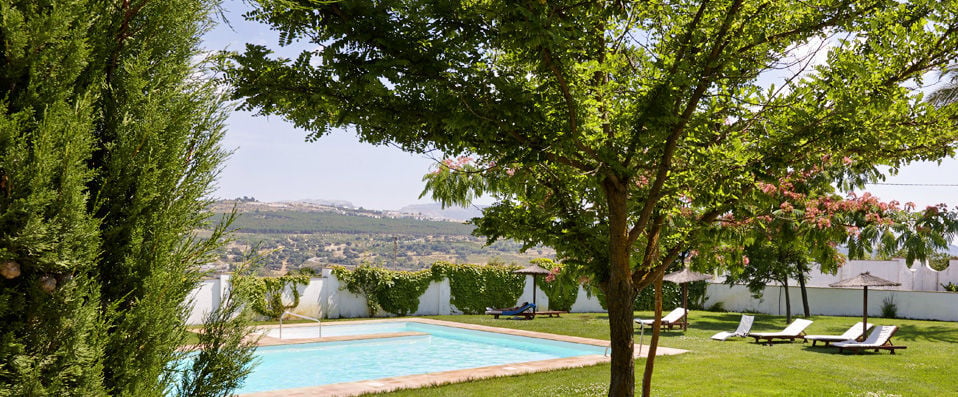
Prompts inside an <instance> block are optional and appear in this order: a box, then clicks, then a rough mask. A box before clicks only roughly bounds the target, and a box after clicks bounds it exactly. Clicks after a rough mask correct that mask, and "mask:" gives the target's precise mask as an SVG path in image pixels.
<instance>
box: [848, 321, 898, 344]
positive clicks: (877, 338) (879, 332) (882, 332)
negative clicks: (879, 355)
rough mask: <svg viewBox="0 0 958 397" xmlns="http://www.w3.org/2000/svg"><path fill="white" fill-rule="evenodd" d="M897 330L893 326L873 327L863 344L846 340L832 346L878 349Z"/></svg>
mask: <svg viewBox="0 0 958 397" xmlns="http://www.w3.org/2000/svg"><path fill="white" fill-rule="evenodd" d="M897 330H898V327H896V326H894V325H879V326H878V327H875V329H874V330H872V332H871V333H870V334H868V339H865V341H864V342H861V343H859V342H856V341H854V340H848V341H844V342H835V343H832V346H836V347H853V348H854V347H864V348H868V347H880V346H882V345H884V344H885V343H886V342H888V339H891V336H892V335H894V334H895V331H897Z"/></svg>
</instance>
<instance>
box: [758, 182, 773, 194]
mask: <svg viewBox="0 0 958 397" xmlns="http://www.w3.org/2000/svg"><path fill="white" fill-rule="evenodd" d="M756 185H757V186H758V188H759V190H761V191H762V193H765V194H770V193H774V192H775V191H776V190H778V188H776V187H775V185H773V184H771V183H764V182H759V183H757V184H756Z"/></svg>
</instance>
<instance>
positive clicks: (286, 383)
mask: <svg viewBox="0 0 958 397" xmlns="http://www.w3.org/2000/svg"><path fill="white" fill-rule="evenodd" d="M337 327H352V328H350V329H346V328H343V329H336V328H337ZM286 331H287V330H286V329H284V331H283V333H284V335H285V333H286ZM313 331H314V332H315V331H316V330H315V329H314V330H313ZM360 331H361V333H368V334H373V333H385V332H424V333H427V334H428V335H421V336H404V337H396V338H382V339H366V340H358V341H347V342H320V343H305V344H294V345H284V346H268V347H260V348H258V349H257V351H256V356H257V359H258V363H259V364H258V365H257V366H256V367H255V368H254V369H253V373H252V374H250V376H249V377H248V378H247V379H246V384H245V385H244V386H243V388H242V389H240V390H237V391H236V393H239V394H242V393H252V392H257V391H268V390H282V389H290V388H296V387H306V386H319V385H325V384H331V383H340V382H355V381H360V380H370V379H378V378H386V377H393V376H403V375H415V374H424V373H430V372H439V371H449V370H457V369H466V368H478V367H486V366H491V365H503V364H512V363H520V362H528V361H537V360H548V359H555V358H563V357H574V356H583V355H590V354H603V352H604V350H605V348H603V347H599V346H592V345H584V344H578V343H569V342H558V341H551V340H545V339H538V338H528V337H521V336H513V335H505V334H498V333H493V332H483V331H473V330H466V329H461V328H454V327H443V326H438V325H431V324H421V323H415V322H387V323H378V324H364V325H355V326H349V325H342V326H340V325H333V326H323V336H332V335H333V334H334V333H337V332H348V333H347V334H350V335H355V333H352V332H360ZM341 335H342V333H341Z"/></svg>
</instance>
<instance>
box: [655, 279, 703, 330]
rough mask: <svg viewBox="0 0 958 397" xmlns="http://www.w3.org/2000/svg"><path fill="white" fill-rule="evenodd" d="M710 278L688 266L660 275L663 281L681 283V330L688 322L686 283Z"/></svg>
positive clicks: (687, 291)
mask: <svg viewBox="0 0 958 397" xmlns="http://www.w3.org/2000/svg"><path fill="white" fill-rule="evenodd" d="M710 278H712V276H711V275H708V274H702V273H698V272H693V271H692V270H691V269H689V268H688V267H686V268H684V269H682V270H681V271H677V272H675V273H669V274H666V275H664V276H662V280H664V281H669V282H673V283H676V284H681V285H682V308H683V309H685V314H683V315H682V321H683V325H682V329H683V330H684V329H686V328H687V327H688V323H689V319H688V316H689V285H688V283H691V282H693V281H702V280H708V279H710Z"/></svg>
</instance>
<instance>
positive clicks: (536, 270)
mask: <svg viewBox="0 0 958 397" xmlns="http://www.w3.org/2000/svg"><path fill="white" fill-rule="evenodd" d="M513 273H516V274H530V275H532V304H533V305H535V304H536V277H537V276H545V275H547V274H549V271H548V270H546V269H543V268H541V267H539V265H530V266H527V267H524V268H522V269H519V270H514V271H513ZM536 309H538V305H536V306H533V307H532V312H533V313H535V312H536Z"/></svg>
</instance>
